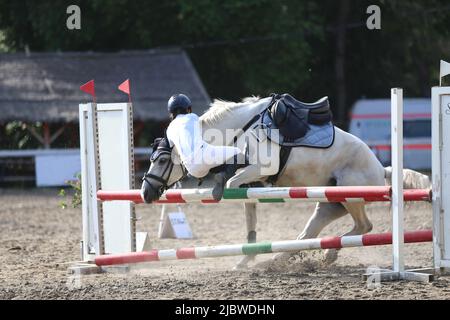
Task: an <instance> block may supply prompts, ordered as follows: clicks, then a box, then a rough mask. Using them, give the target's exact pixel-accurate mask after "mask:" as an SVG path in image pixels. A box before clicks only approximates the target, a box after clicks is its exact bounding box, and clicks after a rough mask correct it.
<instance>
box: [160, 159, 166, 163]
mask: <svg viewBox="0 0 450 320" xmlns="http://www.w3.org/2000/svg"><path fill="white" fill-rule="evenodd" d="M166 162H167V159H166V158H161V159H159V163H166Z"/></svg>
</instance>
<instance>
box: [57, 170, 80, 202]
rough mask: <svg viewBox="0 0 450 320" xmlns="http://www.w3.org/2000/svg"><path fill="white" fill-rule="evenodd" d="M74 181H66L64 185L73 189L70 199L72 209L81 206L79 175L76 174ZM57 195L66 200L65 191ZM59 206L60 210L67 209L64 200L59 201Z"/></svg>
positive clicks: (62, 190)
mask: <svg viewBox="0 0 450 320" xmlns="http://www.w3.org/2000/svg"><path fill="white" fill-rule="evenodd" d="M75 178H76V179H75V180H71V181H66V183H67V184H68V185H69V186H70V187H71V188H72V189H73V190H72V191H73V195H72V199H71V205H72V207H73V208H78V207H79V206H80V205H81V201H82V199H81V173H79V174H77V175H76V176H75ZM58 195H59V196H60V197H62V198H66V197H67V196H68V195H67V192H66V190H65V189H61V190H60V191H59V193H58ZM59 206H60V207H61V208H62V209H66V208H67V202H66V201H65V200H61V201H60V203H59Z"/></svg>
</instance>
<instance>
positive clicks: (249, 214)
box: [234, 203, 257, 269]
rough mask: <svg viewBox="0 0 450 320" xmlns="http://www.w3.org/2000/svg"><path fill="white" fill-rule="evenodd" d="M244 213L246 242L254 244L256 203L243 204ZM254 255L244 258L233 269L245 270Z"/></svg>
mask: <svg viewBox="0 0 450 320" xmlns="http://www.w3.org/2000/svg"><path fill="white" fill-rule="evenodd" d="M244 213H245V219H246V224H247V242H248V243H255V242H256V221H257V219H256V203H244ZM255 257H256V255H249V256H244V257H243V258H242V259H241V260H240V261H239V262H238V263H237V264H236V266H235V267H234V269H245V268H247V267H248V263H249V262H251V261H253V260H254V259H255Z"/></svg>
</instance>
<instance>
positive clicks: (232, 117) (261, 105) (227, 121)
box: [202, 98, 271, 145]
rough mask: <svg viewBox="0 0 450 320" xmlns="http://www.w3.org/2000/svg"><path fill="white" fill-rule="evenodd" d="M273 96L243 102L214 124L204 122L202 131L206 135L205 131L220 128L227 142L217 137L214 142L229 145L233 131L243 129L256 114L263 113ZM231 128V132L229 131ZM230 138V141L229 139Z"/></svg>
mask: <svg viewBox="0 0 450 320" xmlns="http://www.w3.org/2000/svg"><path fill="white" fill-rule="evenodd" d="M270 101H271V98H264V99H261V100H258V101H257V102H255V103H251V104H243V105H242V106H239V107H235V108H233V109H231V110H230V111H229V112H226V113H225V114H224V115H223V117H222V119H220V120H217V121H215V122H214V123H213V124H209V123H206V122H202V131H203V135H204V136H205V132H206V131H207V130H209V129H214V130H218V131H220V132H221V134H222V137H224V138H226V140H227V141H226V143H223V142H222V143H221V142H220V139H219V140H217V139H215V140H214V142H213V144H221V145H228V144H230V143H231V140H232V139H233V137H234V134H233V132H238V131H236V130H239V129H242V128H243V127H244V126H245V125H246V124H247V123H248V122H249V121H250V120H251V119H252V118H253V117H254V116H255V115H257V114H259V113H261V112H262V111H263V110H264V109H265V108H267V106H268V104H269V102H270ZM227 130H229V132H227ZM228 140H230V141H228Z"/></svg>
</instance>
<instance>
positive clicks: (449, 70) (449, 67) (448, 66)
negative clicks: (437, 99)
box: [439, 60, 450, 84]
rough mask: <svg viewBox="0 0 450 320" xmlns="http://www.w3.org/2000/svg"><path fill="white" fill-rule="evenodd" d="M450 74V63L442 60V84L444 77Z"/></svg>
mask: <svg viewBox="0 0 450 320" xmlns="http://www.w3.org/2000/svg"><path fill="white" fill-rule="evenodd" d="M449 74H450V63H448V62H446V61H444V60H441V73H440V78H439V80H440V82H441V84H442V78H443V77H445V76H446V75H449Z"/></svg>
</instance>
